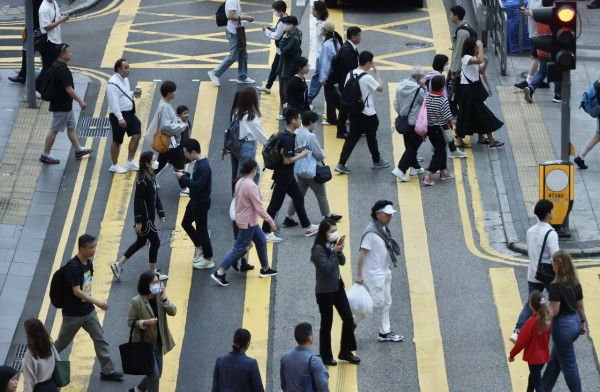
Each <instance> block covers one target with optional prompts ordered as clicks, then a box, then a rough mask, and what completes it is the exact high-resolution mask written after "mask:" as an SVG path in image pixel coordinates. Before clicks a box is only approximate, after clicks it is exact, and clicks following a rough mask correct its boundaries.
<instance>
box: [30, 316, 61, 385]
mask: <svg viewBox="0 0 600 392" xmlns="http://www.w3.org/2000/svg"><path fill="white" fill-rule="evenodd" d="M24 325H25V335H27V352H26V353H25V358H23V378H24V386H25V389H24V391H25V392H33V391H35V392H58V388H57V387H56V384H55V383H54V380H52V373H53V372H54V365H55V356H56V358H58V353H57V352H56V349H55V348H54V346H53V345H52V340H51V339H50V335H48V332H47V331H46V328H44V324H42V322H41V321H40V320H38V319H36V318H29V319H27V320H25V323H24Z"/></svg>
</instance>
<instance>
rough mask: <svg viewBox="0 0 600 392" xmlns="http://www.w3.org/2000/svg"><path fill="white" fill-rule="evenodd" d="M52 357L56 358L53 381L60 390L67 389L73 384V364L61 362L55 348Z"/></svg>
mask: <svg viewBox="0 0 600 392" xmlns="http://www.w3.org/2000/svg"><path fill="white" fill-rule="evenodd" d="M52 355H53V356H54V371H53V372H52V380H53V381H54V383H55V384H56V386H57V387H58V388H60V387H65V386H67V385H69V383H70V382H71V362H69V361H61V360H60V357H59V356H58V353H57V352H56V349H55V348H54V346H52Z"/></svg>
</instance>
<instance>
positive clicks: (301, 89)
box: [287, 75, 310, 113]
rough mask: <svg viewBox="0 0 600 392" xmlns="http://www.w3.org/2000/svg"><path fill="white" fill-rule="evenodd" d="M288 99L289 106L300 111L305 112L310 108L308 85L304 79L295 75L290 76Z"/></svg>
mask: <svg viewBox="0 0 600 392" xmlns="http://www.w3.org/2000/svg"><path fill="white" fill-rule="evenodd" d="M287 99H288V101H287V104H288V107H292V108H294V109H296V110H298V111H299V112H300V113H304V112H305V111H307V110H309V109H310V107H309V105H308V87H307V86H306V81H305V80H304V79H302V78H300V77H297V76H295V75H294V76H292V77H291V78H290V81H289V82H288V89H287Z"/></svg>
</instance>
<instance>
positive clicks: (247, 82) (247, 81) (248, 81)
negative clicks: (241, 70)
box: [237, 76, 256, 84]
mask: <svg viewBox="0 0 600 392" xmlns="http://www.w3.org/2000/svg"><path fill="white" fill-rule="evenodd" d="M237 82H238V84H252V83H256V80H254V79H250V78H249V77H247V76H246V79H243V80H239V79H238V81H237Z"/></svg>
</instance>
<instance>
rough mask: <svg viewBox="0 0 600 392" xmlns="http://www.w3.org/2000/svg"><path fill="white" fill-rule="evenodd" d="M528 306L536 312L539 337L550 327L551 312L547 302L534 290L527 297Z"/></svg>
mask: <svg viewBox="0 0 600 392" xmlns="http://www.w3.org/2000/svg"><path fill="white" fill-rule="evenodd" d="M529 304H530V305H531V307H532V308H533V309H534V310H535V311H536V312H537V314H538V316H537V325H538V335H541V334H543V333H544V331H546V330H547V329H548V328H549V327H550V323H551V322H552V311H551V310H550V306H549V304H548V300H547V299H546V297H544V295H543V294H542V293H540V292H539V291H537V290H535V291H532V292H531V295H530V296H529Z"/></svg>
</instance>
